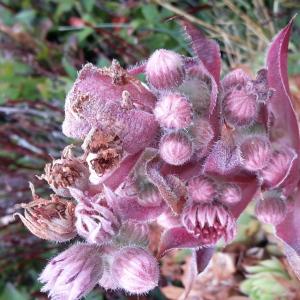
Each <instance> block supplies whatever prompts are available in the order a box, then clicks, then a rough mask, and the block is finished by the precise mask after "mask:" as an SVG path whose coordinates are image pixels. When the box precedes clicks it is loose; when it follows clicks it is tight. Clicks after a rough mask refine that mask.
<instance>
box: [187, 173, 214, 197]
mask: <svg viewBox="0 0 300 300" xmlns="http://www.w3.org/2000/svg"><path fill="white" fill-rule="evenodd" d="M188 194H189V197H190V199H191V200H192V201H194V202H212V201H213V200H214V198H215V196H216V194H217V188H216V184H215V182H214V181H213V180H212V179H210V178H208V177H206V176H197V177H194V178H192V179H191V180H190V181H189V182H188Z"/></svg>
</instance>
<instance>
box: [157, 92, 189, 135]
mask: <svg viewBox="0 0 300 300" xmlns="http://www.w3.org/2000/svg"><path fill="white" fill-rule="evenodd" d="M154 115H155V117H156V120H157V121H158V122H159V124H160V125H161V126H162V127H166V128H174V129H183V128H185V127H188V126H189V125H190V123H191V121H192V116H193V115H192V106H191V104H190V103H189V101H188V100H187V98H186V97H185V96H183V95H181V94H179V93H167V94H165V95H163V96H162V97H161V99H160V100H159V101H158V102H157V103H156V106H155V109H154Z"/></svg>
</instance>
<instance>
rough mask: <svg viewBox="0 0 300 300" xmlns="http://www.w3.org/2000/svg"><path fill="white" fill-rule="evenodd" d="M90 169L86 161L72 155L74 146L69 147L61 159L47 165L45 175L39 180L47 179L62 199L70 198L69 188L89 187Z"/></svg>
mask: <svg viewBox="0 0 300 300" xmlns="http://www.w3.org/2000/svg"><path fill="white" fill-rule="evenodd" d="M88 176H89V173H88V168H87V165H86V164H85V163H84V161H83V160H82V159H80V158H76V157H75V156H74V155H73V153H72V145H70V146H67V147H66V148H65V149H64V151H63V153H62V157H61V159H56V160H53V161H52V162H51V163H48V164H46V166H45V174H43V175H41V176H39V177H38V178H39V179H45V180H46V181H47V182H48V184H49V185H50V187H51V188H52V189H53V191H54V192H55V193H56V194H58V195H59V196H62V197H69V196H70V193H69V190H68V188H69V187H77V188H85V187H86V186H87V185H88Z"/></svg>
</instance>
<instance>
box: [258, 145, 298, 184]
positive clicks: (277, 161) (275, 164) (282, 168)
mask: <svg viewBox="0 0 300 300" xmlns="http://www.w3.org/2000/svg"><path fill="white" fill-rule="evenodd" d="M295 158H296V154H295V153H294V151H292V150H288V149H284V150H280V151H274V153H273V154H272V155H271V158H270V160H269V162H268V164H267V166H266V167H265V168H264V169H262V170H261V176H262V179H263V181H264V184H266V185H267V186H269V187H276V186H278V185H280V183H281V182H282V181H283V180H284V178H286V176H287V175H288V174H289V172H290V168H291V166H292V162H293V160H294V159H295Z"/></svg>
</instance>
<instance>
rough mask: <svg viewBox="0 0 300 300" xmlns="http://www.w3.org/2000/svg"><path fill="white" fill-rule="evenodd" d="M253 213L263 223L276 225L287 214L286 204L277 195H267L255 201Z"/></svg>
mask: <svg viewBox="0 0 300 300" xmlns="http://www.w3.org/2000/svg"><path fill="white" fill-rule="evenodd" d="M255 214H256V216H257V218H258V220H259V221H261V222H263V223H267V224H272V225H278V224H280V223H281V222H282V221H283V220H284V219H285V217H286V215H287V206H286V203H285V201H284V200H283V199H281V198H280V197H279V196H278V195H268V196H266V197H265V198H264V199H259V200H258V201H257V203H256V206H255Z"/></svg>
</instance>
